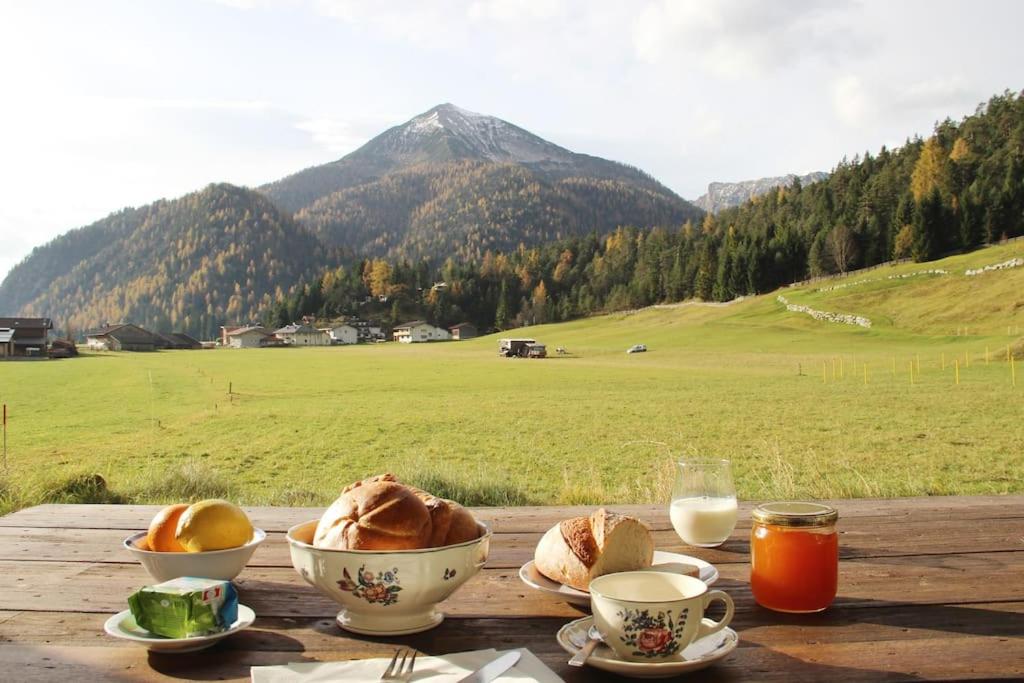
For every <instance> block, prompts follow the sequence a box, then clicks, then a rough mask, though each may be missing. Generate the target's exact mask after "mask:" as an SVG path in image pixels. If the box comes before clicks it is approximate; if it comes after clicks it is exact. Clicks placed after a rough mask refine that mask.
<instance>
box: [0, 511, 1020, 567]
mask: <svg viewBox="0 0 1024 683" xmlns="http://www.w3.org/2000/svg"><path fill="white" fill-rule="evenodd" d="M1022 528H1024V521H1022V520H1017V519H1011V518H999V519H992V520H989V521H987V522H986V523H985V524H979V523H978V520H974V519H961V518H959V517H952V518H944V519H943V518H933V519H926V520H921V521H919V520H917V519H916V518H912V519H909V520H877V519H869V518H853V519H849V520H845V521H844V522H843V524H842V525H841V527H840V548H841V551H842V556H843V557H844V558H846V559H853V558H860V557H886V556H893V555H934V554H944V553H951V552H952V553H961V552H999V551H1004V550H1022V549H1024V533H1022ZM748 533H749V532H748V531H747V530H746V529H737V530H736V532H735V533H734V534H733V536H732V538H731V539H730V540H729V541H728V542H726V543H725V544H724V545H723V546H722V547H721V548H713V549H707V548H693V547H690V546H687V545H685V544H683V543H682V542H681V541H680V539H679V537H678V536H677V535H676V534H675V532H674V531H671V530H661V531H655V532H653V534H654V540H655V546H656V547H657V548H658V549H660V550H669V551H672V552H679V553H686V554H689V555H694V556H696V557H700V558H701V559H704V560H707V561H709V562H712V563H714V564H721V563H729V562H748V561H749V554H748V553H749V544H748V540H747V534H748ZM129 534H130V532H128V531H125V530H123V529H54V528H36V527H0V560H25V561H38V560H53V561H64V562H90V563H98V562H128V563H131V562H134V561H135V560H134V558H133V557H132V556H131V555H130V553H128V551H126V550H125V549H124V548H123V547H122V542H123V541H124V539H125V538H126V537H127V536H128V535H129ZM540 537H541V534H540V533H502V534H496V535H495V537H494V540H493V542H492V544H491V556H490V560H489V562H488V566H490V567H492V568H511V567H519V566H522V564H523V563H524V562H526V561H527V560H529V559H531V558H532V557H533V550H534V548H535V547H536V544H537V542H538V541H539V540H540ZM965 539H970V542H969V543H967V542H966V540H965ZM250 564H251V565H252V566H256V567H290V566H291V559H290V555H289V551H288V544H287V541H286V539H285V536H284V534H282V533H280V532H271V533H269V534H268V536H267V540H266V542H264V543H263V545H262V546H261V547H260V548H259V549H258V550H257V551H256V553H255V554H254V555H253V558H252V560H251V561H250Z"/></svg>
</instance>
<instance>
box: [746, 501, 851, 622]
mask: <svg viewBox="0 0 1024 683" xmlns="http://www.w3.org/2000/svg"><path fill="white" fill-rule="evenodd" d="M751 515H752V517H753V526H752V528H751V530H750V588H751V590H752V591H753V593H754V599H755V600H757V603H758V604H759V605H761V606H762V607H767V608H768V609H772V610H775V611H777V612H820V611H821V610H823V609H825V608H826V607H828V606H829V605H830V604H832V600H834V599H835V597H836V589H837V588H838V585H839V542H838V538H837V536H836V520H837V519H839V513H838V512H836V510H835V509H834V508H831V507H829V506H828V505H821V504H819V503H764V504H762V505H758V506H757V507H755V508H754V510H753V511H752V513H751Z"/></svg>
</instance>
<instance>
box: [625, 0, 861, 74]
mask: <svg viewBox="0 0 1024 683" xmlns="http://www.w3.org/2000/svg"><path fill="white" fill-rule="evenodd" d="M853 7H854V6H853V5H852V4H851V3H850V2H823V1H817V0H815V1H813V2H750V1H749V0H721V1H720V2H714V3H712V2H704V1H701V0H660V1H659V2H652V3H649V4H647V5H646V6H645V7H644V9H643V11H641V12H640V14H639V16H638V17H637V18H636V20H635V22H634V24H633V43H634V49H635V51H636V56H637V57H638V58H639V59H640V60H642V61H644V62H647V63H649V64H662V63H669V64H671V65H673V66H677V67H678V66H690V65H700V66H702V67H703V68H704V69H706V70H707V71H709V72H711V73H713V74H715V75H717V76H719V77H724V78H734V79H735V78H741V77H744V76H751V75H757V74H760V73H765V72H770V71H773V70H776V69H779V68H782V67H786V66H791V65H793V64H794V63H796V62H798V61H800V60H801V59H803V58H806V57H810V56H813V57H815V58H817V59H825V60H832V59H838V58H840V57H842V56H843V55H844V54H846V53H848V52H849V51H850V50H851V49H853V47H854V46H855V45H857V44H858V43H859V42H861V40H862V37H861V36H860V35H859V34H858V33H856V32H855V31H854V30H853V29H852V28H851V26H850V25H849V24H848V23H846V19H847V16H848V13H849V12H850V11H851V9H853Z"/></svg>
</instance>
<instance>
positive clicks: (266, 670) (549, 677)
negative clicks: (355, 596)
mask: <svg viewBox="0 0 1024 683" xmlns="http://www.w3.org/2000/svg"><path fill="white" fill-rule="evenodd" d="M503 652H506V651H504V650H503V651H499V650H476V651H475V652H458V653H455V654H451V655H443V656H440V657H426V656H417V657H416V669H415V673H414V674H413V677H412V679H413V681H430V683H456V681H459V680H460V679H462V678H465V677H466V676H468V675H469V674H471V673H473V672H474V671H476V670H477V669H479V668H480V667H482V666H483V665H484V664H487V663H488V662H490V661H492V660H494V659H496V658H497V657H498V656H499V655H501V654H503ZM519 652H520V654H521V655H522V656H521V657H520V658H519V661H518V662H516V665H515V666H514V667H512V668H511V669H509V670H508V671H506V672H505V673H503V674H502V675H501V676H499V677H498V678H496V679H494V681H495V683H526V682H527V681H536V683H563V681H562V679H561V678H559V677H558V676H557V675H556V674H555V672H553V671H552V670H551V669H549V668H548V667H547V665H545V664H544V662H542V661H540V660H539V659H537V656H536V655H534V654H533V653H532V652H530V651H529V650H527V649H526V648H520V649H519ZM390 661H391V658H390V657H388V658H386V659H384V658H381V659H354V660H351V661H346V662H312V663H301V664H283V665H281V666H254V667H252V670H251V671H252V683H329V682H330V683H333V682H335V681H364V682H369V681H374V682H375V681H378V680H380V676H381V674H382V673H384V670H385V669H387V668H388V663H389V662H390Z"/></svg>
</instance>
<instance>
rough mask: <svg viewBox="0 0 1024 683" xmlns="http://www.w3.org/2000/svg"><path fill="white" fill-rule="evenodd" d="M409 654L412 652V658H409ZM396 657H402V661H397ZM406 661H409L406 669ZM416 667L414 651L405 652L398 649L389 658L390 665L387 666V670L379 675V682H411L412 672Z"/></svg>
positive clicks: (402, 649)
mask: <svg viewBox="0 0 1024 683" xmlns="http://www.w3.org/2000/svg"><path fill="white" fill-rule="evenodd" d="M409 652H412V657H411V658H410V657H409ZM398 655H402V659H401V660H399V659H398ZM406 659H408V660H409V665H408V667H406V661H405V660H406ZM415 666H416V650H406V649H405V648H399V649H397V650H395V656H394V657H392V658H391V663H390V664H388V668H387V669H385V670H384V673H383V674H381V677H380V680H382V681H403V682H405V681H411V680H412V670H413V667H415Z"/></svg>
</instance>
